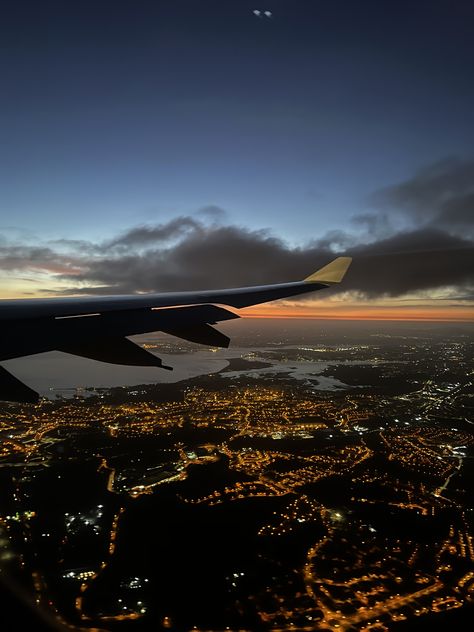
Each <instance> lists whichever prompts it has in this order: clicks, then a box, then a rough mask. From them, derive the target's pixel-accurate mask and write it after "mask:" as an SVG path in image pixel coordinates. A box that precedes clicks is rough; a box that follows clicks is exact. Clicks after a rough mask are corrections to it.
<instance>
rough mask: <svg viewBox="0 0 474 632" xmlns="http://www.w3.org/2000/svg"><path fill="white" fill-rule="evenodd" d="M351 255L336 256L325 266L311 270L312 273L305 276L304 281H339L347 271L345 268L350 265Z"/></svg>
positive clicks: (329, 282)
mask: <svg viewBox="0 0 474 632" xmlns="http://www.w3.org/2000/svg"><path fill="white" fill-rule="evenodd" d="M351 262H352V257H338V258H337V259H334V261H331V263H328V265H327V266H324V268H321V269H320V270H317V271H316V272H313V274H312V275H311V276H309V277H307V278H306V279H305V280H304V282H305V283H328V284H331V283H340V282H341V281H342V279H343V278H344V275H345V274H346V272H347V269H348V268H349V266H350V265H351Z"/></svg>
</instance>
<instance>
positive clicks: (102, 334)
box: [0, 257, 351, 402]
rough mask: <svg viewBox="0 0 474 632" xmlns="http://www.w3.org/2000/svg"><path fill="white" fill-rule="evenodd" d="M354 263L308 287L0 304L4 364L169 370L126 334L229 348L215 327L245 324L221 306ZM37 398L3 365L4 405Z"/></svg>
mask: <svg viewBox="0 0 474 632" xmlns="http://www.w3.org/2000/svg"><path fill="white" fill-rule="evenodd" d="M350 263H351V258H350V257H338V258H337V259H335V260H334V261H332V262H331V263H329V264H328V265H326V266H324V267H323V268H321V269H320V270H318V271H317V272H315V273H314V274H312V275H310V276H309V277H307V278H306V279H304V280H303V281H294V282H290V283H278V284H274V285H260V286H252V287H241V288H233V289H225V290H208V291H201V292H166V293H160V294H142V295H140V294H135V295H129V296H92V297H69V298H47V299H18V300H0V327H1V328H2V333H3V336H2V337H3V340H2V345H1V348H0V360H9V359H12V358H17V357H21V356H25V355H31V354H35V353H42V352H45V351H53V350H57V351H64V352H66V353H72V354H74V355H79V356H83V357H86V358H91V359H94V360H100V361H102V362H110V363H112V364H126V365H136V366H155V367H161V368H164V369H171V367H167V366H165V365H163V363H162V361H161V360H160V358H158V357H157V356H155V355H154V354H152V353H149V352H148V351H146V350H145V349H143V348H142V347H140V346H138V345H136V344H135V343H133V342H132V341H131V340H129V339H128V338H127V336H133V335H136V334H142V333H147V332H150V331H163V332H165V333H169V334H171V335H174V336H177V337H179V338H184V339H185V340H190V341H192V342H197V343H201V344H206V345H210V346H220V347H227V346H228V345H229V338H228V337H227V336H225V335H224V334H222V333H221V332H219V331H218V330H216V329H214V328H213V327H212V325H214V324H216V323H217V322H221V321H225V320H231V319H234V318H239V316H238V314H235V313H234V312H231V311H229V310H227V309H225V308H224V307H222V305H225V306H230V307H236V308H242V307H248V306H250V305H258V304H260V303H265V302H268V301H274V300H276V299H281V298H288V297H291V296H297V295H300V294H306V293H308V292H314V291H315V290H322V289H324V288H327V287H329V286H331V285H333V284H335V283H340V281H342V279H343V277H344V275H345V273H346V271H347V269H348V267H349V265H350ZM38 398H39V396H38V394H37V393H36V392H35V391H33V390H32V389H31V388H29V387H28V386H26V385H25V384H23V383H22V382H20V381H19V380H18V379H17V378H15V377H14V376H13V375H11V374H10V373H8V371H6V369H5V368H3V367H0V399H6V400H9V401H19V402H35V401H37V400H38Z"/></svg>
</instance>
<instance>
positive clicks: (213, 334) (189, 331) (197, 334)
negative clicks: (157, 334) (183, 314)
mask: <svg viewBox="0 0 474 632" xmlns="http://www.w3.org/2000/svg"><path fill="white" fill-rule="evenodd" d="M161 331H163V332H164V333H165V334H170V335H171V336H176V337H177V338H183V340H189V341H190V342H197V343H199V344H201V345H209V346H210V347H223V348H224V349H227V347H228V346H229V343H230V338H229V336H226V335H225V334H223V333H222V332H221V331H218V330H217V329H214V327H211V326H210V325H206V324H202V325H193V326H190V327H186V328H180V327H166V328H164V329H162V330H161Z"/></svg>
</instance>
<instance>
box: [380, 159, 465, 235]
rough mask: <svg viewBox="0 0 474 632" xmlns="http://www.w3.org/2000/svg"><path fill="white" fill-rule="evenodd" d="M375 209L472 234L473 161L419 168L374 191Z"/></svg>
mask: <svg viewBox="0 0 474 632" xmlns="http://www.w3.org/2000/svg"><path fill="white" fill-rule="evenodd" d="M370 202H371V204H372V205H373V206H374V207H376V208H377V209H384V210H386V211H389V212H390V211H391V212H396V213H400V212H401V213H404V214H405V216H406V217H407V218H411V219H412V220H413V221H414V222H415V223H416V224H418V225H420V224H421V225H430V226H436V227H440V228H445V229H447V230H449V232H457V233H462V234H465V231H466V230H467V231H469V234H470V235H473V233H474V221H473V217H474V160H460V159H457V158H449V159H445V160H441V161H438V162H436V163H434V164H432V165H429V166H428V167H424V168H423V169H420V170H419V171H418V172H417V173H416V174H415V175H414V176H413V177H412V178H409V179H408V180H406V181H405V182H401V183H399V184H396V185H394V186H390V187H385V188H383V189H379V190H378V191H376V192H375V193H374V194H373V195H372V196H371V198H370Z"/></svg>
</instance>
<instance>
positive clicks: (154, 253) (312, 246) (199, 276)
mask: <svg viewBox="0 0 474 632" xmlns="http://www.w3.org/2000/svg"><path fill="white" fill-rule="evenodd" d="M371 203H372V205H373V206H374V207H376V208H377V212H373V213H367V214H364V215H361V216H359V217H356V218H354V226H355V227H356V228H358V229H359V230H358V232H357V231H356V232H355V233H351V232H341V231H333V232H331V233H329V234H328V235H325V236H322V237H321V238H320V239H318V240H314V241H312V242H311V243H309V244H308V245H306V246H304V247H297V248H292V247H290V246H288V244H287V243H286V242H285V241H284V240H283V239H280V238H277V237H274V236H272V235H271V234H270V233H269V232H268V231H265V230H261V231H253V230H249V229H247V228H245V227H240V226H235V225H225V224H223V223H222V221H223V220H224V219H225V214H224V213H223V212H220V210H219V209H217V208H216V207H212V209H213V212H212V213H201V214H197V215H196V216H182V217H177V218H175V219H173V220H171V221H169V222H167V223H163V224H157V225H149V226H137V227H134V228H131V229H130V230H128V231H127V232H125V233H122V234H120V235H118V236H116V237H114V238H113V239H110V240H109V241H107V242H103V243H91V242H84V241H77V242H76V241H73V240H63V241H59V242H54V243H50V244H48V245H47V246H45V247H30V246H27V245H25V244H20V245H18V244H14V245H12V244H11V243H8V242H6V241H5V240H3V241H0V268H2V269H3V270H4V271H5V272H8V273H11V272H17V273H18V272H21V273H23V274H24V273H26V272H28V271H30V270H44V271H48V272H53V273H54V274H56V275H57V278H58V279H60V280H61V281H63V282H64V281H65V282H66V283H67V284H68V290H67V292H71V293H92V294H93V293H102V294H103V293H113V294H120V293H132V292H140V291H141V292H148V291H173V290H188V289H189V290H193V289H207V288H209V289H210V288H220V287H229V286H239V285H254V284H260V283H270V282H279V281H290V280H297V279H301V278H304V277H305V276H307V275H308V274H309V273H311V272H313V271H314V270H315V269H317V268H318V267H320V266H322V265H324V264H325V263H327V262H328V261H329V260H331V259H332V258H334V257H335V256H337V255H338V254H347V255H351V256H353V257H354V263H353V266H352V268H351V270H350V272H349V274H348V276H347V278H346V280H345V282H344V284H343V287H342V288H341V289H343V290H344V291H346V290H356V291H358V292H361V293H363V294H364V295H366V296H368V297H376V296H382V295H386V296H400V295H403V294H405V293H407V292H411V291H419V290H434V289H436V288H440V287H445V286H452V287H456V288H458V289H459V290H461V292H463V291H464V292H467V291H468V288H470V287H472V286H473V285H474V240H473V225H474V221H473V213H474V161H471V162H468V161H464V162H461V161H456V160H448V161H443V162H440V163H437V164H435V165H432V166H431V167H429V168H426V169H424V170H422V171H420V172H419V173H418V174H416V175H415V176H414V177H413V178H412V179H410V180H409V181H407V182H403V183H401V184H399V185H397V186H394V187H390V188H386V189H383V190H380V191H378V192H376V193H375V194H374V195H373V196H372V199H371ZM394 214H397V217H403V218H405V220H406V225H407V228H405V229H404V230H403V231H400V230H398V231H394V230H391V229H390V226H391V217H392V216H393V215H394ZM361 227H363V229H364V230H363V231H362V233H361V232H360V229H361ZM335 246H336V248H335ZM335 250H337V252H335ZM44 290H45V291H54V288H50V287H48V288H44Z"/></svg>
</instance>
